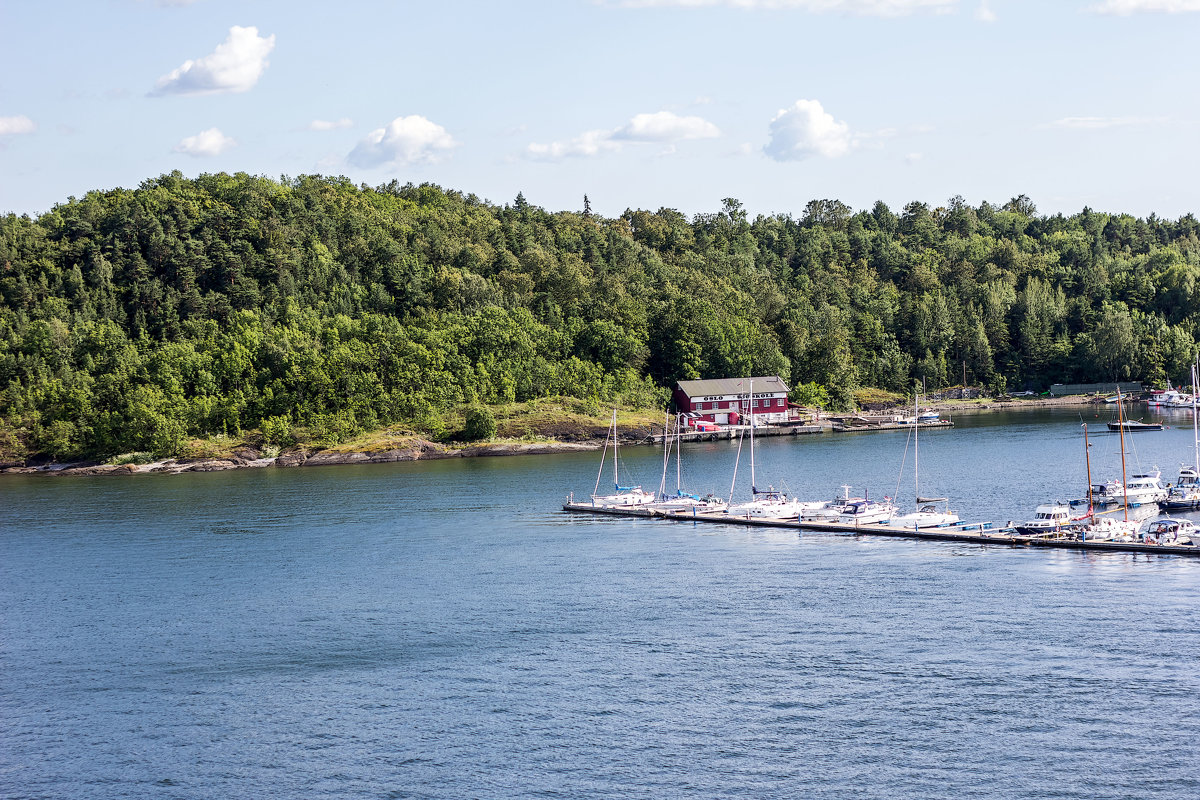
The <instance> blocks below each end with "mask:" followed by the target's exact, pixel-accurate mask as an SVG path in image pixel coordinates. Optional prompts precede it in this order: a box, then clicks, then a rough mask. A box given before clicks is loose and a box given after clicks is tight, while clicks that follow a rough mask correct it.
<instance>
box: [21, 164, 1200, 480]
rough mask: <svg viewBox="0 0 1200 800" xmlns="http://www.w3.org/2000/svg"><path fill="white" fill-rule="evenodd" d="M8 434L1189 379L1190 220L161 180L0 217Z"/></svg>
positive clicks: (158, 449)
mask: <svg viewBox="0 0 1200 800" xmlns="http://www.w3.org/2000/svg"><path fill="white" fill-rule="evenodd" d="M0 264H2V265H3V269H2V271H0V295H2V298H3V301H2V306H0V450H3V451H4V452H7V453H9V454H10V455H12V454H16V455H18V456H23V455H32V454H43V455H47V456H51V457H55V458H60V459H66V458H72V457H80V456H96V455H111V454H115V453H122V452H127V451H150V452H153V453H157V454H172V453H175V452H177V451H178V450H179V448H180V447H181V445H182V443H183V442H184V441H186V440H187V439H188V437H196V436H207V435H214V434H220V433H231V434H232V433H236V432H241V431H243V430H251V429H253V430H261V431H262V434H263V435H264V437H265V438H266V440H267V441H268V442H274V443H277V444H286V443H287V442H288V441H290V439H291V437H292V436H293V435H295V434H296V433H297V432H300V431H303V432H304V433H305V435H307V436H309V437H311V438H312V439H313V440H317V441H329V442H333V441H338V440H341V439H344V438H346V437H348V436H350V435H352V434H354V433H355V432H357V431H361V430H368V429H372V428H377V427H380V426H384V425H389V424H393V423H402V424H405V425H410V426H413V427H414V428H415V429H417V430H421V431H425V432H427V433H429V434H432V435H434V436H438V435H443V434H445V433H446V430H445V422H444V416H445V414H446V413H447V411H448V410H449V409H461V408H462V407H464V406H471V405H481V404H482V405H487V404H499V403H509V402H513V401H519V400H528V399H532V398H539V397H548V396H555V395H566V396H570V397H578V398H583V399H586V400H590V401H594V402H595V403H596V404H597V405H599V404H608V403H622V404H625V405H629V406H635V407H648V406H655V405H658V406H661V405H663V404H665V402H666V400H667V395H668V392H667V389H666V388H665V387H668V386H670V385H671V383H672V382H673V381H675V380H677V379H680V378H697V377H718V376H729V375H745V374H750V373H755V374H779V375H782V376H783V377H784V378H785V379H786V380H788V381H790V382H791V385H793V386H795V387H797V388H796V394H797V397H798V398H799V399H807V400H814V399H815V400H820V401H822V402H824V403H825V404H827V405H829V406H832V407H835V408H836V407H846V406H847V405H849V404H850V403H851V402H852V398H853V392H854V390H855V389H856V388H857V387H860V386H871V387H879V388H884V389H892V390H903V389H905V388H906V387H909V386H911V385H912V381H913V380H914V379H917V380H919V379H924V380H925V381H926V384H927V386H929V387H930V388H934V387H939V386H945V385H949V384H957V383H959V382H961V381H962V379H963V376H964V372H965V377H966V380H967V381H968V382H980V383H984V384H987V385H989V386H992V387H996V388H999V387H1003V386H1005V385H1007V386H1008V387H1009V388H1014V387H1033V388H1044V387H1045V385H1047V384H1048V383H1050V382H1051V381H1062V382H1075V381H1101V380H1114V379H1135V380H1136V379H1141V380H1145V381H1148V382H1152V383H1161V382H1163V381H1165V380H1167V379H1172V380H1175V381H1179V380H1181V379H1183V378H1185V377H1186V374H1187V371H1188V365H1189V364H1190V363H1191V362H1192V359H1193V358H1194V357H1195V355H1196V352H1197V337H1198V336H1200V223H1198V222H1197V221H1196V219H1195V218H1194V217H1193V216H1192V215H1190V214H1189V215H1187V216H1185V217H1182V218H1180V219H1178V220H1174V221H1170V220H1163V219H1158V218H1156V217H1154V216H1153V215H1152V216H1151V217H1150V218H1148V219H1135V218H1134V217H1132V216H1129V215H1126V214H1110V213H1099V212H1095V211H1091V210H1088V209H1084V210H1083V211H1082V212H1080V213H1078V214H1075V215H1073V216H1069V217H1067V216H1062V215H1054V216H1045V215H1039V214H1038V213H1037V211H1036V208H1035V207H1034V206H1033V204H1032V203H1031V202H1030V201H1029V200H1028V198H1025V197H1024V196H1021V197H1018V198H1015V199H1013V200H1011V201H1009V202H1007V203H1005V204H1003V205H1000V206H993V205H990V204H988V203H984V204H982V205H981V206H979V207H972V206H970V205H968V204H967V203H965V202H964V201H963V200H962V198H953V199H951V200H950V201H949V202H948V203H947V204H946V205H945V206H944V207H938V208H931V207H929V206H928V205H926V204H925V203H920V202H913V203H909V204H908V205H907V206H905V207H904V208H903V209H902V210H899V211H893V210H892V209H889V208H888V207H887V206H886V205H885V204H884V203H882V202H880V203H876V204H875V206H874V208H872V209H871V210H869V211H857V212H856V211H854V210H852V209H851V208H849V207H847V206H846V205H844V204H842V203H840V202H838V201H831V200H819V201H813V202H810V203H809V204H808V205H807V206H806V207H805V208H804V210H803V212H802V213H801V214H800V215H799V216H798V217H793V216H791V215H775V216H759V217H756V218H754V219H749V218H748V215H747V214H746V213H745V212H744V210H743V209H742V206H741V204H740V203H739V202H737V201H736V200H732V199H729V200H726V201H725V202H724V207H723V208H722V209H721V210H720V211H718V212H716V213H710V214H699V215H696V216H695V217H694V218H691V219H689V218H688V217H687V216H685V215H684V214H681V213H679V212H678V211H674V210H672V209H665V208H664V209H659V210H658V211H656V212H650V211H627V212H626V213H625V214H623V215H622V216H621V217H620V218H617V219H608V218H603V217H599V216H596V215H593V214H589V213H586V212H582V213H580V212H570V211H563V212H548V211H545V210H543V209H541V208H539V207H537V206H534V205H531V204H530V203H528V202H527V201H526V200H525V198H524V197H522V196H518V197H517V198H516V200H515V201H514V202H513V203H511V204H507V205H503V206H497V205H494V204H491V203H489V202H486V201H484V200H481V199H479V198H477V197H476V196H474V195H469V194H461V193H459V192H455V191H448V190H445V189H442V188H439V187H437V186H433V185H428V184H425V185H420V186H414V185H412V184H407V185H400V184H398V183H396V182H393V183H391V184H389V185H384V186H379V187H375V188H369V187H367V186H356V185H354V184H353V183H351V182H350V181H348V180H347V179H345V178H326V177H315V176H305V177H300V178H295V179H291V178H283V179H281V180H279V181H275V180H270V179H267V178H263V177H255V176H250V175H246V174H240V173H239V174H236V175H227V174H215V175H203V176H200V177H199V178H196V179H194V180H190V179H187V178H185V177H183V176H182V175H181V174H179V173H173V174H170V175H164V176H162V177H160V178H157V179H155V180H149V181H146V182H144V183H143V184H142V185H141V186H140V187H139V188H137V189H136V190H126V189H116V190H113V191H106V192H100V191H97V192H92V193H89V194H88V195H87V196H85V197H83V198H82V199H75V198H71V199H70V200H69V201H68V202H66V203H64V204H61V205H58V206H56V207H55V208H54V209H53V210H52V211H50V212H48V213H46V214H44V215H41V216H39V217H37V218H30V217H28V216H16V215H11V214H10V215H7V216H5V217H3V218H2V219H0Z"/></svg>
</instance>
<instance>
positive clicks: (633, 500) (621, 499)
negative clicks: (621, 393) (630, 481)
mask: <svg viewBox="0 0 1200 800" xmlns="http://www.w3.org/2000/svg"><path fill="white" fill-rule="evenodd" d="M609 439H611V440H612V451H613V486H614V487H615V488H616V491H615V492H614V493H613V494H606V495H602V494H600V478H601V476H602V475H603V474H604V460H605V457H606V456H607V455H608V442H609ZM618 461H619V459H618V457H617V410H616V409H615V408H614V409H613V416H612V426H611V427H610V428H609V435H608V436H607V437H605V439H604V452H603V453H601V455H600V471H599V472H597V473H596V488H595V489H593V490H592V505H593V506H595V507H597V508H628V507H630V506H644V505H647V504H648V503H653V502H654V493H653V492H647V491H645V490H644V489H642V487H641V486H622V485H621V479H620V477H619V476H618V475H617V467H618Z"/></svg>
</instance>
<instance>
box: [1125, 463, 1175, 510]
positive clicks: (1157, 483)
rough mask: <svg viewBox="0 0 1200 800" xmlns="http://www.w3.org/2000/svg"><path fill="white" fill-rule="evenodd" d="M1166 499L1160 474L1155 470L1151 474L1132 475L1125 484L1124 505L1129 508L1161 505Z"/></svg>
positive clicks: (1165, 489)
mask: <svg viewBox="0 0 1200 800" xmlns="http://www.w3.org/2000/svg"><path fill="white" fill-rule="evenodd" d="M1166 499H1167V487H1165V486H1163V482H1162V472H1160V471H1159V470H1157V469H1155V470H1154V471H1152V472H1142V473H1134V475H1133V476H1132V477H1131V478H1130V479H1129V481H1128V482H1127V483H1126V484H1125V504H1126V505H1128V506H1129V507H1130V508H1136V507H1138V506H1142V505H1149V504H1151V503H1161V502H1162V501H1163V500H1166Z"/></svg>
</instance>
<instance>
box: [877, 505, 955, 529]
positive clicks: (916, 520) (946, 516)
mask: <svg viewBox="0 0 1200 800" xmlns="http://www.w3.org/2000/svg"><path fill="white" fill-rule="evenodd" d="M925 499H931V498H925ZM959 522H960V520H959V517H958V514H955V513H954V512H953V511H951V510H950V509H949V508H944V509H942V508H938V507H937V506H936V505H934V504H933V503H927V504H925V505H923V506H921V507H920V508H918V509H917V510H916V511H910V512H909V513H907V514H901V515H900V516H898V517H892V518H891V519H890V520H888V524H889V525H895V526H897V527H900V528H942V527H945V526H947V525H957V524H958V523H959Z"/></svg>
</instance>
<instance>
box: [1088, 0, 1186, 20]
mask: <svg viewBox="0 0 1200 800" xmlns="http://www.w3.org/2000/svg"><path fill="white" fill-rule="evenodd" d="M1088 11H1091V12H1092V13H1094V14H1116V15H1117V16H1122V17H1127V16H1129V15H1130V14H1143V13H1152V12H1158V13H1162V14H1184V13H1186V12H1189V11H1200V0H1104V2H1103V3H1099V4H1097V5H1094V6H1091V7H1090V8H1088Z"/></svg>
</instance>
